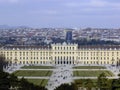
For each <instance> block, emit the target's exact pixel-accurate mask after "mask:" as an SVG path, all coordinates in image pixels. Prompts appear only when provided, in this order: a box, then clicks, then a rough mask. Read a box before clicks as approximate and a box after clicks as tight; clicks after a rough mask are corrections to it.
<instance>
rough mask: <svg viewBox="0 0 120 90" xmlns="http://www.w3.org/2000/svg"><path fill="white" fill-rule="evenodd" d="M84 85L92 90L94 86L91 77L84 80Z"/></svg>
mask: <svg viewBox="0 0 120 90" xmlns="http://www.w3.org/2000/svg"><path fill="white" fill-rule="evenodd" d="M84 86H85V87H86V88H87V90H91V89H92V87H94V85H93V82H92V80H91V79H86V80H85V81H84Z"/></svg>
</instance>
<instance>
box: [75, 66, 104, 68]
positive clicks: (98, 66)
mask: <svg viewBox="0 0 120 90" xmlns="http://www.w3.org/2000/svg"><path fill="white" fill-rule="evenodd" d="M74 69H106V67H104V66H77V67H74Z"/></svg>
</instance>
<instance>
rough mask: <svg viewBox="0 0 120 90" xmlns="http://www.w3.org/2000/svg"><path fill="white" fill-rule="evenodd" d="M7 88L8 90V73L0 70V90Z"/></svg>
mask: <svg viewBox="0 0 120 90" xmlns="http://www.w3.org/2000/svg"><path fill="white" fill-rule="evenodd" d="M9 88H10V80H9V73H6V72H4V71H3V70H0V90H9Z"/></svg>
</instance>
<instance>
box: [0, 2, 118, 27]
mask: <svg viewBox="0 0 120 90" xmlns="http://www.w3.org/2000/svg"><path fill="white" fill-rule="evenodd" d="M3 24H7V25H11V26H20V25H25V26H31V27H73V28H74V27H108V28H119V27H120V0H0V25H3Z"/></svg>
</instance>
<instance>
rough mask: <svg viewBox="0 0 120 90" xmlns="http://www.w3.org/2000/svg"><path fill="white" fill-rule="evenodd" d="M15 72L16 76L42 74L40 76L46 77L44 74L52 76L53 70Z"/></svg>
mask: <svg viewBox="0 0 120 90" xmlns="http://www.w3.org/2000/svg"><path fill="white" fill-rule="evenodd" d="M14 74H15V75H16V76H40V77H44V76H51V74H52V71H40V70H39V71H35V70H30V71H27V70H19V71H16V72H14Z"/></svg>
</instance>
